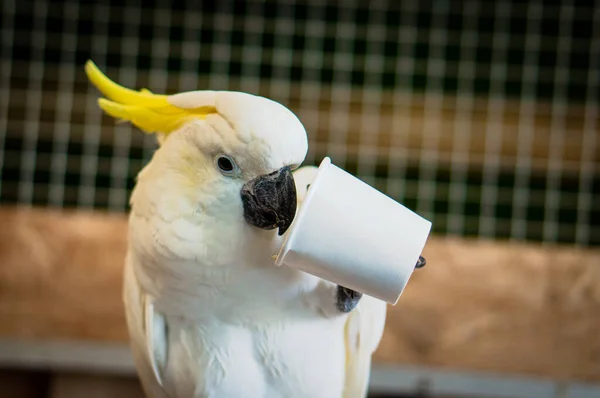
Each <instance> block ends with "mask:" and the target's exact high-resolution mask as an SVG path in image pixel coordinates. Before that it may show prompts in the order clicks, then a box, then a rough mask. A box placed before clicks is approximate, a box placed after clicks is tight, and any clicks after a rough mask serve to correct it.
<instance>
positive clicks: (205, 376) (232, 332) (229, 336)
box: [166, 319, 345, 398]
mask: <svg viewBox="0 0 600 398" xmlns="http://www.w3.org/2000/svg"><path fill="white" fill-rule="evenodd" d="M169 334H170V335H169V359H168V364H167V372H166V373H167V374H166V382H167V383H168V385H169V387H168V388H169V389H172V390H173V391H176V392H177V394H176V396H182V397H183V396H186V397H222V398H228V397H249V398H253V397H257V398H258V397H261V398H267V397H269V398H270V397H315V398H319V397H324V398H325V397H327V398H336V397H341V393H342V389H343V383H344V363H345V348H344V337H343V323H342V322H341V320H331V319H329V320H325V319H316V320H314V319H313V320H305V321H297V322H285V323H278V324H271V325H260V326H256V325H255V326H248V325H246V326H244V327H242V326H231V325H226V324H222V323H219V322H211V323H210V324H197V325H189V324H188V325H185V324H179V325H171V327H170V331H169Z"/></svg>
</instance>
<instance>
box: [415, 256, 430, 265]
mask: <svg viewBox="0 0 600 398" xmlns="http://www.w3.org/2000/svg"><path fill="white" fill-rule="evenodd" d="M425 264H427V261H425V257H423V256H419V260H417V264H416V265H415V268H423V267H424V266H425Z"/></svg>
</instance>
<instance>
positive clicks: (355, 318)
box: [343, 295, 387, 398]
mask: <svg viewBox="0 0 600 398" xmlns="http://www.w3.org/2000/svg"><path fill="white" fill-rule="evenodd" d="M386 310H387V304H386V303H385V302H384V301H381V300H379V299H376V298H373V297H371V296H367V295H363V297H362V298H361V301H360V303H359V304H358V306H357V307H356V308H355V309H354V311H352V312H351V313H350V314H349V315H348V320H347V321H346V327H345V330H344V333H345V336H344V339H345V342H346V378H345V380H346V382H345V385H344V395H343V396H344V398H364V397H366V396H367V391H368V387H369V379H370V375H371V356H372V355H373V353H374V352H375V350H376V349H377V347H378V346H379V342H380V341H381V337H382V335H383V329H384V327H385V319H386Z"/></svg>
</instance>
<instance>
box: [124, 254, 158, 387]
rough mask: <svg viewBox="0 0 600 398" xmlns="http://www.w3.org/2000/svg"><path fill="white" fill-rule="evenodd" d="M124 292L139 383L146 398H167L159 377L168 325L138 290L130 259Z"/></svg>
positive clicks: (145, 296)
mask: <svg viewBox="0 0 600 398" xmlns="http://www.w3.org/2000/svg"><path fill="white" fill-rule="evenodd" d="M123 293H124V295H123V299H124V304H125V314H126V319H127V327H128V330H129V338H130V342H131V349H132V355H133V358H134V361H135V365H136V368H137V372H138V375H139V377H140V381H141V384H142V386H143V388H144V391H145V392H146V394H147V396H148V397H151V398H167V397H168V395H167V393H166V392H165V390H164V388H163V386H162V383H163V378H162V374H161V370H162V369H164V365H165V363H166V358H167V347H168V345H167V325H166V322H165V319H164V318H163V316H162V315H161V314H160V313H158V312H156V311H155V309H154V304H153V301H152V298H151V297H150V296H148V295H147V294H145V293H144V292H143V291H142V290H141V289H140V286H139V284H138V281H137V279H136V277H135V274H134V272H133V267H132V264H131V260H130V257H129V256H128V258H127V260H126V265H125V275H124V292H123Z"/></svg>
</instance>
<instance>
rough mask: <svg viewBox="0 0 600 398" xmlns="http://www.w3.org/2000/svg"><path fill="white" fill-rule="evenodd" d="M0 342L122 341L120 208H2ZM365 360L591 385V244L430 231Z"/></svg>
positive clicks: (594, 322)
mask: <svg viewBox="0 0 600 398" xmlns="http://www.w3.org/2000/svg"><path fill="white" fill-rule="evenodd" d="M0 224H1V225H2V228H1V230H0V338H18V339H24V340H27V339H29V340H32V339H33V340H44V341H46V340H88V341H93V342H126V340H127V332H126V328H125V322H124V315H123V308H122V302H121V286H122V285H121V283H122V279H121V278H122V275H121V273H122V264H123V257H124V253H125V247H126V240H125V237H126V219H125V217H124V216H123V215H107V214H103V213H100V214H92V213H65V212H58V211H55V212H53V211H49V210H25V209H23V210H15V209H13V208H0ZM424 255H425V257H426V258H427V263H428V265H427V266H426V267H425V268H423V269H421V270H419V271H418V272H416V273H415V274H414V275H413V277H412V278H411V280H410V282H409V284H408V286H407V288H406V290H405V293H404V294H403V296H402V297H401V299H400V301H399V302H398V304H397V305H396V306H394V307H392V306H389V307H388V308H389V310H388V322H387V326H386V331H385V333H384V337H383V340H382V343H381V345H380V348H379V349H378V351H377V353H376V355H375V363H382V364H383V363H394V364H404V365H406V364H412V365H425V366H434V367H439V368H443V369H452V370H468V371H469V370H470V371H473V370H475V371H493V372H500V373H512V374H515V373H518V374H524V375H531V376H543V377H552V378H556V379H574V380H583V381H600V318H599V317H598V314H599V313H600V251H598V250H582V249H575V248H571V247H543V246H538V245H521V244H509V243H499V242H478V241H471V240H462V239H442V238H439V237H431V238H430V240H429V241H428V243H427V246H426V248H425V251H424Z"/></svg>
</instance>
